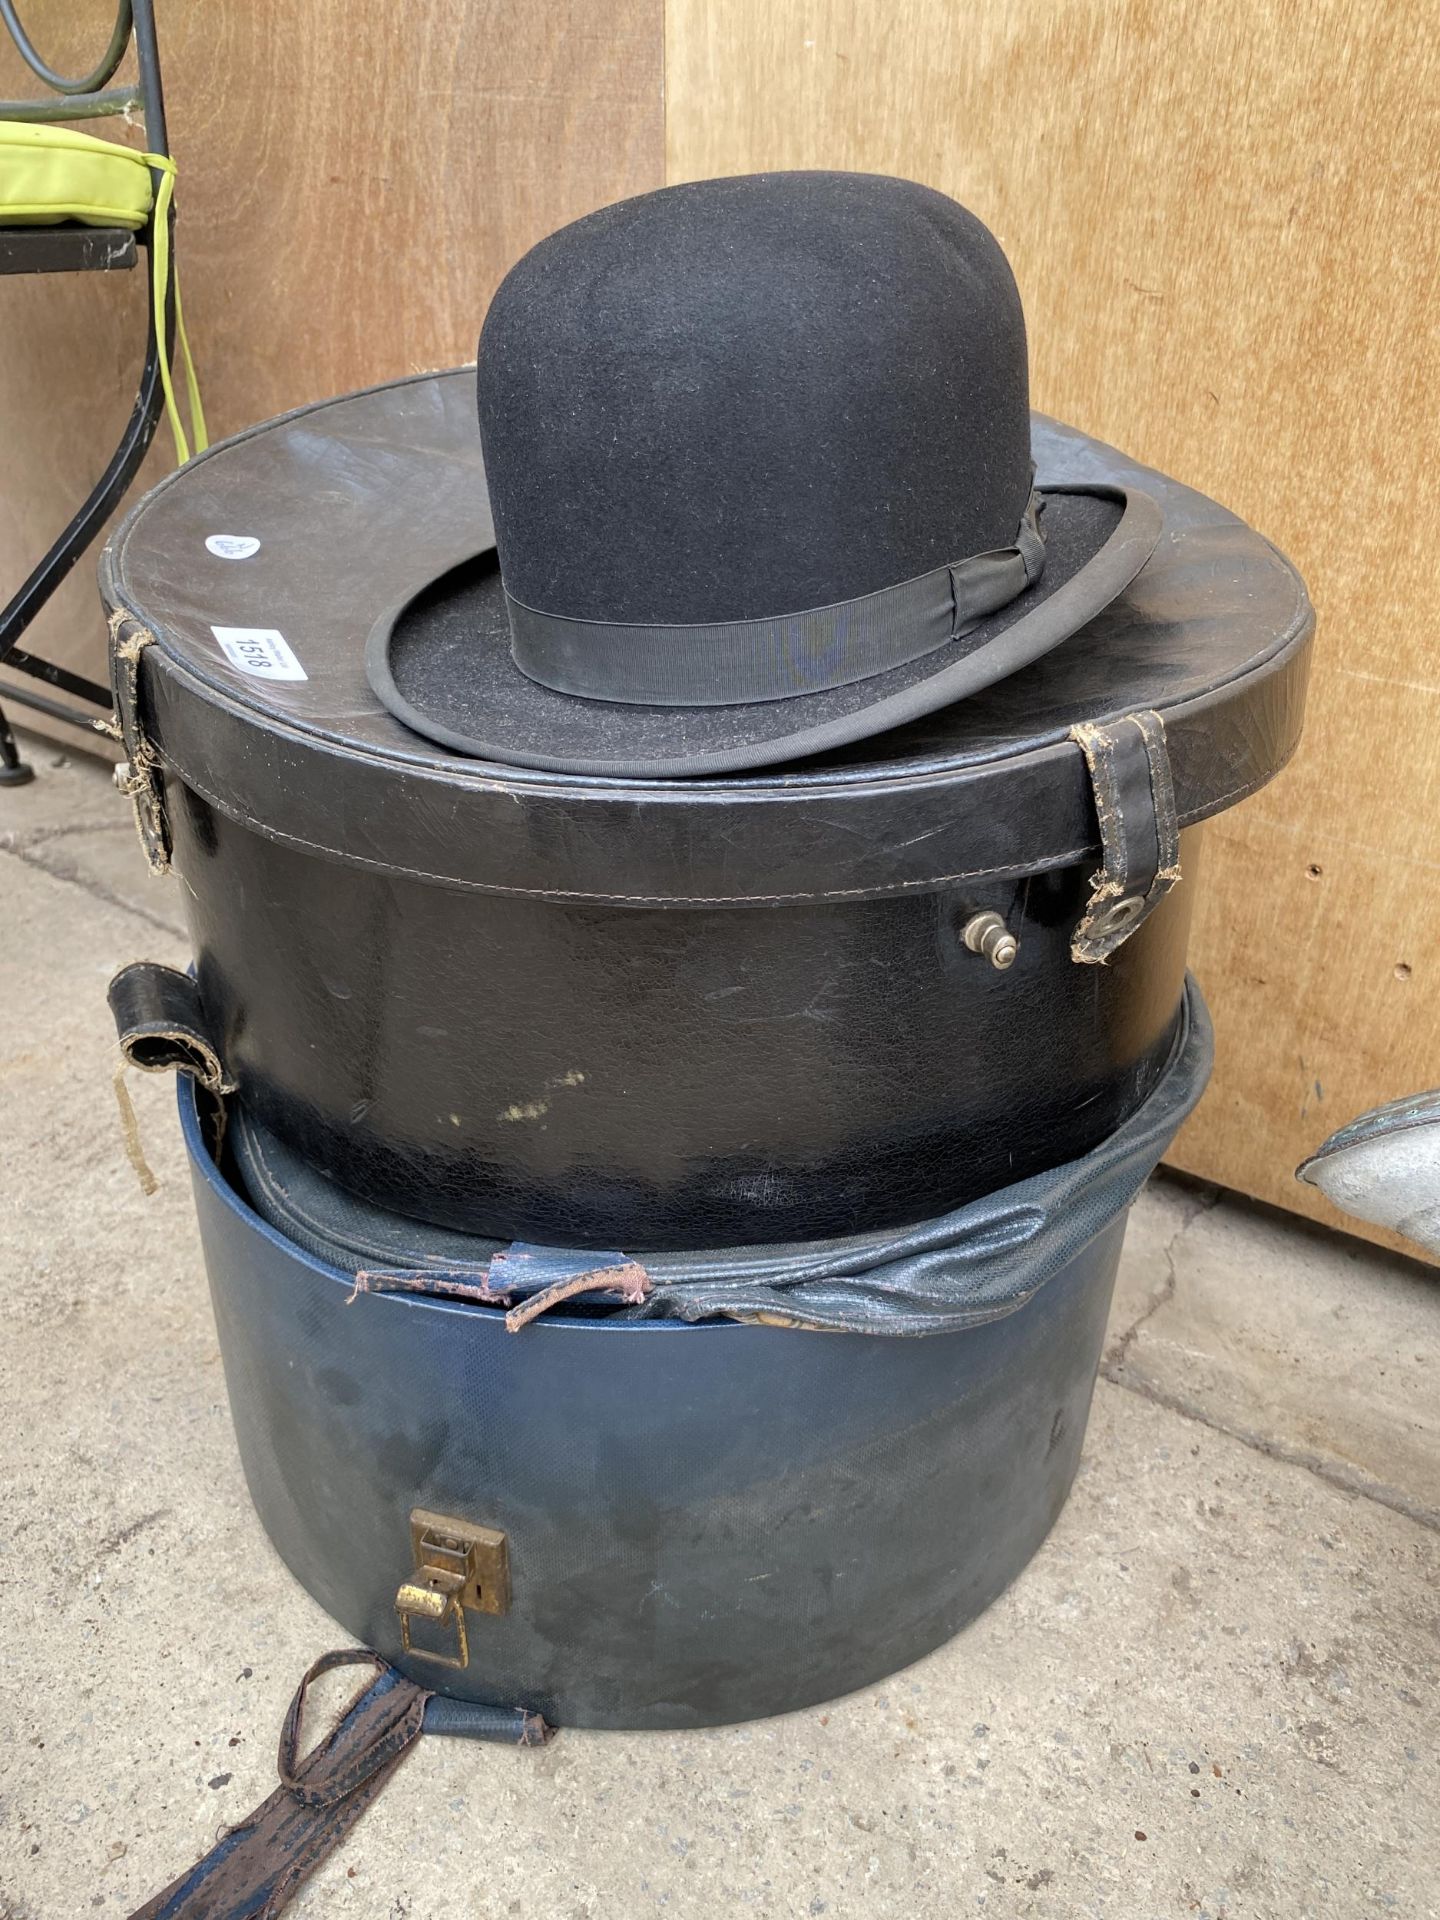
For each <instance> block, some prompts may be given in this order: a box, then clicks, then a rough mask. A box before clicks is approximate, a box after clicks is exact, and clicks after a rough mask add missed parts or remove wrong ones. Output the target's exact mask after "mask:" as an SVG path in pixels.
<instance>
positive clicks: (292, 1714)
mask: <svg viewBox="0 0 1440 1920" xmlns="http://www.w3.org/2000/svg"><path fill="white" fill-rule="evenodd" d="M346 1666H368V1667H372V1668H374V1669H375V1678H374V1679H373V1680H372V1681H371V1683H370V1685H369V1686H368V1687H367V1688H366V1689H365V1691H364V1692H363V1693H362V1694H361V1695H360V1696H359V1697H358V1699H356V1700H354V1701H353V1702H352V1703H351V1705H350V1706H349V1707H348V1708H347V1709H346V1710H345V1712H344V1713H343V1714H342V1715H341V1717H340V1719H339V1720H338V1721H337V1723H336V1724H335V1725H334V1726H333V1727H332V1728H331V1730H330V1732H329V1733H328V1734H327V1735H326V1736H325V1738H324V1739H323V1740H321V1741H320V1743H319V1744H318V1745H317V1746H316V1747H315V1748H313V1749H312V1751H311V1752H309V1753H307V1754H306V1755H305V1756H304V1758H303V1759H301V1758H299V1757H298V1754H299V1743H300V1726H301V1721H302V1719H303V1716H304V1712H305V1696H306V1694H307V1692H308V1691H309V1688H310V1686H311V1683H312V1682H313V1681H315V1680H317V1679H319V1677H320V1676H321V1674H324V1673H329V1672H331V1671H332V1670H333V1669H334V1668H336V1667H346ZM422 1732H423V1733H439V1734H451V1735H460V1736H462V1737H465V1738H468V1739H472V1740H495V1741H502V1742H504V1743H506V1744H508V1745H511V1746H538V1745H541V1744H543V1742H544V1741H546V1740H547V1739H549V1737H550V1734H551V1729H550V1728H549V1727H547V1726H546V1724H545V1722H544V1721H543V1720H542V1719H541V1718H540V1716H539V1714H536V1713H528V1712H526V1711H524V1710H523V1709H521V1708H508V1707H486V1706H479V1705H473V1704H472V1703H470V1702H468V1701H463V1700H444V1699H441V1698H440V1697H439V1696H438V1695H434V1694H429V1693H427V1692H426V1691H425V1689H424V1688H423V1687H418V1686H416V1684H415V1682H414V1681H413V1680H407V1679H405V1678H404V1676H403V1675H402V1674H400V1673H397V1672H396V1670H395V1669H394V1667H391V1666H388V1665H387V1664H386V1663H385V1661H383V1660H382V1659H381V1658H380V1657H379V1655H378V1654H374V1653H367V1652H366V1651H365V1650H364V1649H363V1648H359V1647H351V1648H345V1649H342V1650H341V1651H340V1652H338V1653H327V1654H325V1655H323V1656H322V1658H320V1659H319V1660H317V1661H316V1662H315V1664H314V1666H313V1667H311V1669H310V1671H309V1672H308V1673H307V1674H306V1675H305V1678H304V1679H303V1680H302V1681H301V1682H300V1685H299V1687H298V1688H297V1689H296V1693H295V1697H294V1699H293V1700H292V1701H291V1702H290V1710H289V1712H288V1713H287V1714H286V1716H285V1724H284V1726H283V1728H282V1729H281V1733H280V1755H279V1761H278V1766H279V1772H280V1785H279V1786H278V1787H277V1788H276V1790H275V1791H274V1793H272V1794H271V1796H270V1798H269V1799H268V1800H267V1801H265V1803H264V1805H263V1806H260V1807H257V1808H256V1810H255V1812H254V1813H252V1814H251V1815H250V1818H249V1819H248V1820H243V1821H241V1823H240V1824H239V1825H238V1826H235V1827H231V1828H230V1829H229V1830H228V1831H227V1832H226V1833H224V1834H222V1835H221V1837H220V1839H219V1840H218V1841H217V1842H216V1843H215V1845H214V1846H213V1847H212V1848H211V1850H210V1852H209V1853H207V1854H206V1856H205V1858H204V1859H203V1860H201V1861H199V1862H198V1863H197V1864H196V1865H195V1866H193V1867H192V1868H191V1869H190V1870H189V1872H188V1873H183V1874H181V1876H180V1878H179V1879H178V1880H175V1881H172V1883H171V1884H170V1885H169V1886H168V1887H166V1888H165V1890H164V1892H163V1893H158V1894H156V1896H155V1898H154V1899H153V1900H149V1901H147V1902H146V1904H145V1905H144V1906H143V1907H139V1908H137V1909H136V1911H135V1912H134V1913H133V1914H132V1915H131V1920H273V1916H274V1915H276V1914H278V1913H281V1912H283V1910H284V1909H285V1908H286V1907H287V1906H288V1905H289V1903H290V1901H291V1899H292V1898H293V1896H294V1894H295V1892H296V1889H297V1888H298V1887H299V1886H300V1883H301V1882H302V1881H303V1880H304V1879H305V1877H306V1875H307V1874H309V1873H311V1872H313V1871H314V1869H315V1868H316V1867H317V1866H319V1865H320V1863H321V1862H322V1861H323V1860H325V1859H327V1858H328V1857H329V1855H330V1854H332V1853H333V1852H334V1851H335V1849H336V1848H337V1847H338V1846H339V1845H340V1843H341V1841H343V1840H344V1838H345V1836H346V1835H347V1834H348V1833H349V1831H350V1829H351V1828H352V1827H353V1826H354V1825H355V1822H356V1821H357V1820H358V1819H359V1818H360V1816H361V1814H363V1813H364V1812H365V1810H366V1808H367V1807H368V1806H369V1805H370V1804H371V1802H372V1801H373V1800H375V1799H376V1797H377V1796H378V1795H379V1793H380V1791H381V1789H382V1788H383V1787H384V1785H385V1783H386V1781H387V1780H388V1779H389V1778H390V1776H391V1774H392V1773H393V1772H394V1771H395V1769H396V1767H398V1766H399V1764H400V1762H401V1761H402V1760H403V1759H404V1758H405V1755H406V1754H407V1753H408V1752H409V1751H410V1749H411V1747H412V1746H413V1745H414V1744H415V1741H416V1740H417V1739H418V1738H419V1737H420V1735H421V1733H422Z"/></svg>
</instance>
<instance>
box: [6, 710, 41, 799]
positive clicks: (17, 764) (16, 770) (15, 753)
mask: <svg viewBox="0 0 1440 1920" xmlns="http://www.w3.org/2000/svg"><path fill="white" fill-rule="evenodd" d="M34 778H35V769H34V768H33V767H32V766H31V765H30V763H29V761H28V760H22V759H21V758H20V749H19V747H17V746H16V744H15V735H14V734H13V733H12V732H11V731H10V722H9V721H8V720H7V719H6V717H5V709H4V708H3V707H0V787H23V786H28V785H29V783H30V781H32V780H33V779H34Z"/></svg>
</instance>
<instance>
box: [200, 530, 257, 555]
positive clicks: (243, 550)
mask: <svg viewBox="0 0 1440 1920" xmlns="http://www.w3.org/2000/svg"><path fill="white" fill-rule="evenodd" d="M205 545H206V546H207V547H208V548H209V549H210V551H211V553H214V554H218V555H219V556H220V558H221V559H222V560H248V559H249V558H250V556H251V554H252V553H258V552H259V551H260V542H259V541H258V540H257V539H256V538H255V537H254V535H253V534H249V533H212V534H209V535H207V536H206V540H205Z"/></svg>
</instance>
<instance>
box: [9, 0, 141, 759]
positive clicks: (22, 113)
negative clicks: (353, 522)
mask: <svg viewBox="0 0 1440 1920" xmlns="http://www.w3.org/2000/svg"><path fill="white" fill-rule="evenodd" d="M0 22H3V24H4V26H5V27H6V28H7V30H8V31H9V34H10V37H11V39H12V40H13V41H14V42H15V45H16V46H17V47H18V48H19V50H20V54H21V56H22V58H23V59H24V60H25V62H26V64H27V65H28V66H29V68H30V69H31V71H32V72H33V73H34V74H35V75H36V76H37V77H38V78H39V79H40V80H41V81H42V82H43V83H44V84H45V86H46V87H48V88H49V89H50V91H51V93H52V94H53V95H55V96H56V97H55V98H53V99H48V98H47V99H40V100H0V120H24V121H59V120H93V119H97V118H101V117H103V116H105V115H108V114H119V113H125V112H127V111H128V110H130V109H131V108H135V107H138V108H139V109H140V112H141V115H142V117H143V119H144V124H145V144H146V150H147V152H149V153H152V154H160V155H168V153H169V146H168V144H167V139H166V132H165V103H164V98H163V95H162V93H161V87H160V62H159V55H158V52H157V48H156V42H155V16H154V9H153V4H152V0H119V4H118V6H117V9H116V15H115V27H114V31H113V32H112V34H111V36H110V44H109V46H108V47H107V48H106V50H105V56H104V58H103V59H102V60H101V61H100V63H99V64H98V65H97V66H96V67H95V68H94V69H93V71H92V72H90V73H88V74H86V75H84V76H83V77H82V78H81V79H78V80H67V79H65V78H63V77H62V76H61V75H60V74H58V73H56V72H55V71H54V70H53V69H52V68H51V67H49V66H47V65H46V63H45V61H44V60H42V59H41V57H40V55H39V54H38V53H37V52H36V51H35V48H34V46H33V45H32V44H31V41H30V38H29V36H28V35H27V34H26V32H25V29H24V27H23V26H22V25H21V23H20V19H19V16H18V14H17V13H16V10H15V4H14V0H0ZM132 38H133V40H134V43H135V57H136V65H137V72H138V80H137V83H136V84H135V85H133V86H118V87H110V86H109V84H108V83H109V82H110V81H111V80H112V79H113V78H114V75H115V72H116V70H117V69H118V67H119V65H120V62H121V61H122V60H123V59H124V57H125V53H126V50H127V49H128V47H129V45H130V42H131V39H132ZM151 180H152V184H153V186H154V188H155V197H156V200H157V202H158V201H159V198H160V185H161V180H160V174H159V172H158V171H157V170H156V169H154V168H152V169H151ZM164 218H165V220H166V221H167V222H168V223H172V224H173V220H174V212H173V208H172V209H167V211H166V213H165V215H164ZM137 242H138V243H139V245H140V246H142V247H144V248H145V249H146V250H147V254H150V253H152V252H153V248H154V244H155V232H154V215H153V213H152V216H151V219H150V221H149V222H147V224H146V225H145V226H144V227H142V228H141V229H140V230H139V232H138V233H137V232H134V231H132V230H131V229H130V228H121V227H115V228H110V227H94V226H81V225H78V224H75V225H71V224H65V225H61V226H39V227H37V226H11V227H8V228H7V227H6V226H5V225H4V208H3V207H0V274H12V273H110V272H114V271H116V270H119V269H125V268H131V267H134V266H135V265H136V263H137V244H136V243H137ZM156 305H157V301H156V299H155V298H153V297H152V298H151V300H150V302H149V330H148V337H147V340H146V346H145V362H144V367H143V369H142V371H141V374H140V388H139V392H138V393H137V394H136V397H135V406H134V409H133V410H132V412H131V415H130V419H129V421H128V423H127V425H126V428H125V431H124V433H123V435H122V436H121V439H120V444H119V446H118V447H117V448H116V449H115V452H114V454H113V455H112V456H111V459H110V464H109V465H108V466H107V467H106V468H105V471H104V472H103V473H102V474H101V476H100V478H99V480H98V481H97V482H96V484H95V486H94V488H93V490H92V491H91V493H90V496H89V498H88V499H87V500H86V501H85V503H84V505H83V506H82V507H81V508H80V510H79V511H78V512H77V513H76V514H75V516H74V518H73V519H72V520H71V521H70V524H69V525H68V526H67V527H66V528H65V530H64V532H63V533H62V534H61V535H60V537H59V538H58V539H57V540H56V541H55V543H54V545H53V546H52V547H51V548H50V551H49V552H48V553H47V554H46V555H45V557H44V559H43V560H42V561H41V562H40V564H39V565H38V566H37V567H36V568H35V570H34V571H33V572H32V573H31V575H30V576H29V578H28V579H27V580H26V581H25V582H24V584H23V585H22V586H21V587H20V588H19V590H18V591H17V592H16V593H15V594H14V596H13V597H12V598H11V600H10V601H9V603H8V604H7V605H6V607H5V608H4V611H3V612H0V665H3V666H5V667H14V668H19V669H20V671H22V672H23V673H27V674H30V675H32V676H33V677H34V678H35V679H37V680H40V681H43V682H45V683H46V685H47V686H50V687H54V688H55V689H57V690H58V691H59V692H61V693H64V694H68V695H69V696H71V698H72V699H74V700H82V701H85V702H86V703H87V704H88V705H91V706H95V707H99V708H101V709H103V710H104V711H105V712H107V713H108V711H109V710H110V706H111V695H110V689H109V687H108V686H105V685H102V684H101V682H99V681H98V680H89V679H87V678H86V677H85V676H84V675H83V674H79V673H73V672H72V671H71V670H70V669H69V668H68V667H61V666H57V665H55V664H54V663H53V662H52V661H49V660H42V659H40V658H39V657H38V656H37V655H35V654H33V653H27V652H26V651H25V650H24V649H23V648H22V647H21V645H20V640H21V638H22V636H23V635H24V633H25V630H26V628H27V627H28V626H29V625H30V623H31V621H32V620H34V618H35V616H36V615H37V614H38V613H39V611H40V609H41V608H42V607H43V606H44V605H45V602H46V601H47V600H48V599H49V598H50V596H51V594H52V593H54V591H55V589H56V588H57V587H58V586H59V585H60V582H61V581H62V580H63V579H64V578H65V576H66V574H67V573H69V571H70V569H71V568H72V567H73V566H74V565H75V562H76V561H77V560H78V559H79V558H80V556H81V554H83V553H84V551H85V549H86V548H87V547H88V546H89V545H90V543H91V542H92V541H93V540H94V539H95V537H96V535H97V534H98V533H99V531H100V529H101V527H102V526H103V525H104V523H105V521H106V520H107V519H108V518H109V516H110V514H111V513H112V512H113V510H114V508H115V507H116V506H117V504H118V503H119V501H120V498H121V496H122V495H123V493H124V492H125V489H126V488H127V487H128V486H129V484H130V482H131V480H133V479H134V477H135V475H136V473H137V472H138V471H139V467H140V463H141V461H142V460H143V459H144V458H145V454H146V450H147V449H148V448H149V445H150V442H151V440H152V439H153V438H154V437H155V429H156V426H157V425H158V424H159V420H160V416H161V413H162V411H163V409H164V404H165V395H164V384H163V377H162V356H163V362H164V364H165V365H168V363H169V360H170V356H171V354H172V353H173V350H174V340H175V253H174V247H173V245H172V246H171V247H170V259H169V271H168V273H167V275H166V280H165V298H164V311H163V315H162V314H157V312H156V310H155V309H156ZM162 340H163V346H162ZM4 693H5V698H6V700H8V701H14V702H17V703H18V704H19V705H21V706H25V707H31V708H34V709H35V710H36V711H37V712H40V713H45V714H49V715H50V716H51V718H52V719H56V720H65V721H68V722H69V723H70V724H71V725H73V726H78V727H83V728H85V729H87V730H89V729H91V728H93V727H94V725H95V720H94V718H93V717H92V716H91V715H90V714H88V713H86V712H85V710H84V709H83V708H77V707H75V706H73V705H71V704H70V703H69V702H68V701H60V700H56V699H53V698H52V697H51V696H50V695H49V694H46V693H40V692H38V691H33V690H31V689H30V688H28V687H17V686H15V685H13V684H11V683H9V682H7V683H6V685H5V688H4ZM33 777H34V775H33V771H32V769H31V768H30V767H29V766H27V765H26V764H25V762H23V761H22V760H21V758H20V755H19V751H18V749H17V748H16V745H15V738H14V735H13V734H12V732H11V730H10V724H9V722H8V720H7V719H6V718H5V715H4V711H3V709H0V785H7V786H18V785H20V784H22V783H23V782H24V781H27V780H30V779H32V778H33Z"/></svg>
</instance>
